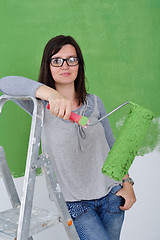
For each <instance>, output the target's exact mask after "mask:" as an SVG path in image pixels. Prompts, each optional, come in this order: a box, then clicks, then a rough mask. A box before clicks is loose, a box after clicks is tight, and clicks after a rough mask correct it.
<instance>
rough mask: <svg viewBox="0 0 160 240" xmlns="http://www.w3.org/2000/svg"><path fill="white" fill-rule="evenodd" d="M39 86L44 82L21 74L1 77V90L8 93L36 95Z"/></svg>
mask: <svg viewBox="0 0 160 240" xmlns="http://www.w3.org/2000/svg"><path fill="white" fill-rule="evenodd" d="M39 86H42V84H41V83H39V82H36V81H33V80H31V79H29V78H25V77H20V76H7V77H4V78H1V79H0V91H1V92H2V93H4V94H7V95H13V96H20V95H23V96H32V97H35V92H36V89H37V88H38V87H39Z"/></svg>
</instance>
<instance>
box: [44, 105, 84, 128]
mask: <svg viewBox="0 0 160 240" xmlns="http://www.w3.org/2000/svg"><path fill="white" fill-rule="evenodd" d="M47 109H50V104H49V103H48V105H47ZM81 117H82V116H81V115H78V114H76V113H74V112H71V115H70V117H69V119H70V120H72V121H74V122H76V123H78V124H79V120H80V119H81Z"/></svg>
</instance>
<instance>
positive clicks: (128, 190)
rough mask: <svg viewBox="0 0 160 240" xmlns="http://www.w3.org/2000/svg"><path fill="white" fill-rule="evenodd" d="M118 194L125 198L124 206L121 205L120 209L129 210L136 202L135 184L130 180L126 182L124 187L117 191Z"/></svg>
mask: <svg viewBox="0 0 160 240" xmlns="http://www.w3.org/2000/svg"><path fill="white" fill-rule="evenodd" d="M116 195H117V196H121V197H123V198H124V199H125V204H124V206H120V209H121V210H123V211H125V210H129V209H130V208H131V207H132V206H133V204H134V203H135V202H136V196H135V193H134V190H133V186H132V185H131V184H130V183H129V182H124V183H123V187H122V188H121V189H120V190H119V191H118V192H117V193H116Z"/></svg>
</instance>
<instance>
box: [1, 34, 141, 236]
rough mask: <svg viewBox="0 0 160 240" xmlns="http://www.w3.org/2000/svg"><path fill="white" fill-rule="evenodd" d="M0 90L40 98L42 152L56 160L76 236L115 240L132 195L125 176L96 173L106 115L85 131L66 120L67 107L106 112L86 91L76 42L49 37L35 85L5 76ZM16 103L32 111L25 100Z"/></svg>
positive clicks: (108, 137) (106, 132)
mask: <svg viewBox="0 0 160 240" xmlns="http://www.w3.org/2000/svg"><path fill="white" fill-rule="evenodd" d="M0 90H1V91H2V92H3V93H6V94H10V95H30V96H34V97H37V98H40V99H42V100H44V108H45V116H44V126H43V129H42V138H41V140H42V151H43V152H45V153H48V154H49V155H50V156H51V158H52V157H54V159H55V161H56V164H57V168H58V171H59V173H60V174H59V175H60V176H59V179H58V180H59V183H60V186H61V189H62V192H63V195H64V198H65V200H66V202H67V206H68V209H69V212H70V214H71V217H72V219H73V220H74V224H75V227H76V230H77V233H78V235H79V237H80V239H81V240H118V239H119V237H120V231H121V227H122V223H123V219H124V211H125V210H128V209H130V208H131V207H132V205H133V204H134V202H135V201H136V198H135V195H134V191H133V187H132V184H131V179H129V178H128V177H129V176H128V175H126V176H125V177H124V179H125V180H124V181H123V183H122V182H117V181H115V180H114V179H111V178H109V177H108V176H105V175H103V174H102V173H101V168H102V166H103V163H104V161H105V160H106V157H107V155H108V152H109V151H110V149H111V148H112V146H113V144H114V137H113V134H112V130H111V127H110V125H109V122H108V119H104V120H103V121H102V122H101V123H98V124H96V125H95V126H92V127H87V129H82V128H81V127H80V126H78V125H77V124H76V123H73V122H71V121H70V120H69V117H70V114H71V111H75V112H76V113H78V114H81V115H85V116H87V117H89V119H90V122H94V121H95V120H97V119H99V118H101V117H102V116H104V115H105V114H106V111H105V108H104V105H103V103H102V101H101V100H100V99H99V98H98V97H97V96H95V95H91V94H87V92H86V88H85V74H84V61H83V56H82V53H81V50H80V48H79V46H78V44H77V43H76V41H75V40H74V39H73V38H72V37H70V36H63V35H60V36H57V37H55V38H52V39H51V40H50V41H49V42H48V43H47V45H46V47H45V49H44V53H43V58H42V63H41V69H40V76H39V83H38V82H36V81H33V80H30V79H27V78H23V77H15V76H14V77H5V78H2V79H1V80H0ZM48 102H49V103H50V110H48V109H47V103H48ZM17 103H18V104H22V105H23V107H24V108H25V109H26V110H27V111H29V112H30V113H31V114H32V108H33V106H32V103H31V102H28V103H26V101H25V102H24V101H19V102H17Z"/></svg>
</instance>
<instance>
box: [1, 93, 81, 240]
mask: <svg viewBox="0 0 160 240" xmlns="http://www.w3.org/2000/svg"><path fill="white" fill-rule="evenodd" d="M20 99H21V100H28V101H33V105H34V108H33V114H32V123H31V130H30V139H29V146H28V153H27V161H26V169H25V176H24V182H23V194H22V198H21V202H20V199H19V196H18V193H17V190H16V187H15V184H14V181H13V178H12V176H11V173H10V170H9V168H8V164H7V161H6V158H5V152H4V149H3V147H2V146H0V172H1V175H2V177H3V180H4V184H5V187H6V190H7V192H8V195H9V199H10V201H11V204H12V208H11V209H9V210H6V211H3V212H0V240H11V239H12V240H33V238H32V236H33V235H34V234H36V233H39V232H41V231H43V230H45V229H47V228H49V227H52V226H54V225H56V224H58V223H62V224H63V225H64V228H65V231H66V233H67V235H68V239H70V240H78V239H79V237H78V235H77V232H76V230H75V227H74V224H73V222H72V219H71V217H70V214H69V212H68V208H67V205H66V202H65V200H64V197H63V194H62V192H61V189H60V186H59V183H58V180H57V176H58V171H57V168H56V164H55V161H54V159H52V164H51V159H50V156H49V155H48V154H44V153H43V154H41V155H39V148H40V139H41V130H42V126H43V116H44V107H43V102H42V100H38V99H36V98H33V97H30V96H27V97H26V96H8V95H2V96H0V114H1V111H2V107H3V105H4V104H5V103H6V102H7V101H9V100H11V101H13V102H16V101H19V100H20ZM26 102H27V101H24V104H25V103H26ZM37 168H41V169H42V171H43V172H44V174H45V177H46V184H47V189H48V192H49V196H50V199H51V200H52V201H54V202H55V205H56V207H57V210H58V214H57V213H56V214H55V213H53V212H51V211H49V210H45V209H39V208H37V207H34V206H32V205H33V195H34V187H35V180H36V170H37ZM53 231H54V228H53Z"/></svg>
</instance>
